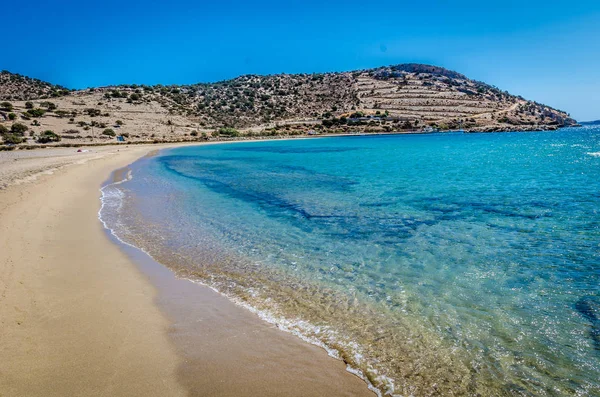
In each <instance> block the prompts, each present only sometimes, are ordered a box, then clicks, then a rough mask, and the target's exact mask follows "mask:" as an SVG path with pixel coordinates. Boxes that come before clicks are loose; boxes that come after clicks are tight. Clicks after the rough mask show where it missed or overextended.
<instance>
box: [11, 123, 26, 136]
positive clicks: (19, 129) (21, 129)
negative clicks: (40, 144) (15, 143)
mask: <svg viewBox="0 0 600 397" xmlns="http://www.w3.org/2000/svg"><path fill="white" fill-rule="evenodd" d="M27 130H28V128H27V126H26V125H25V124H21V123H14V124H13V125H12V126H11V127H10V132H12V133H13V134H16V135H23V134H25V131H27Z"/></svg>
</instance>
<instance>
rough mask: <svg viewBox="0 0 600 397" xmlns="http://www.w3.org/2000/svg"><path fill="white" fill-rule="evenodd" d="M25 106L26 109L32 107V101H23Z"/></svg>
mask: <svg viewBox="0 0 600 397" xmlns="http://www.w3.org/2000/svg"><path fill="white" fill-rule="evenodd" d="M25 108H26V109H33V102H29V101H27V102H25Z"/></svg>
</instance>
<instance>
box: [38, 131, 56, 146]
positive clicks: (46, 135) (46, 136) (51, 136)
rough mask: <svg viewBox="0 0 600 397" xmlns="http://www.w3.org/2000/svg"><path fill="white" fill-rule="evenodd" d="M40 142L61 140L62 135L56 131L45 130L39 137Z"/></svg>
mask: <svg viewBox="0 0 600 397" xmlns="http://www.w3.org/2000/svg"><path fill="white" fill-rule="evenodd" d="M37 142H38V143H50V142H60V136H58V135H56V134H55V133H54V131H50V130H47V131H44V132H42V134H41V135H40V136H39V137H38V139H37Z"/></svg>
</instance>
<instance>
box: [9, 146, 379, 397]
mask: <svg viewBox="0 0 600 397" xmlns="http://www.w3.org/2000/svg"><path fill="white" fill-rule="evenodd" d="M156 148H157V147H156V146H155V145H153V146H147V147H144V146H136V147H129V148H123V147H120V148H119V149H118V151H117V148H114V147H111V148H102V149H98V150H96V151H94V152H93V153H89V154H88V153H86V154H83V155H80V154H73V153H74V151H75V150H73V153H70V152H68V151H66V152H65V153H64V156H63V152H62V151H61V152H58V151H57V152H56V153H57V155H58V154H60V156H61V158H60V161H56V162H55V161H54V160H48V158H50V159H53V152H52V149H47V150H45V151H44V154H43V159H44V160H36V158H35V157H41V156H39V155H38V156H36V155H33V157H34V158H29V159H28V160H27V162H28V163H27V164H28V166H27V167H22V165H19V166H18V167H17V168H13V169H12V171H14V173H17V172H22V173H23V176H24V177H25V180H24V181H25V182H27V183H21V184H19V185H14V184H12V185H11V186H9V187H8V188H6V189H4V190H0V234H1V235H2V238H1V239H0V356H1V357H2V360H0V396H4V395H6V396H13V395H19V396H37V395H44V396H52V395H57V396H58V395H60V396H64V395H86V396H89V395H111V396H114V395H127V396H133V395H140V396H142V395H143V396H151V395H156V396H158V395H160V396H176V395H193V396H234V395H235V396H256V395H262V396H270V395H272V396H275V395H278V396H323V395H341V396H350V395H352V396H373V395H374V394H373V393H372V392H370V391H369V390H368V389H367V386H366V384H365V383H364V382H363V381H362V380H360V379H359V378H357V377H356V376H354V375H352V374H350V373H348V372H346V371H345V365H344V364H343V363H342V362H341V361H338V360H335V359H333V358H331V357H329V356H327V354H326V352H325V351H324V350H322V349H320V348H318V347H316V346H312V345H309V344H307V343H305V342H303V341H301V340H300V339H299V338H296V337H295V336H293V335H291V334H287V333H285V332H282V331H280V330H278V329H277V328H276V327H274V326H272V325H270V324H268V323H266V322H264V321H262V320H260V319H259V318H258V317H257V316H255V315H254V314H252V313H250V312H249V311H247V310H245V309H243V308H241V307H238V306H236V305H234V304H233V303H231V302H230V301H228V300H227V299H226V298H224V297H222V296H221V295H219V294H217V293H216V292H214V291H212V290H210V289H209V288H206V287H202V286H199V285H196V284H192V283H191V282H189V281H186V280H179V279H177V278H175V277H174V276H173V274H172V273H171V272H170V271H169V270H168V269H166V268H164V267H163V266H161V265H159V264H157V263H155V262H153V261H152V260H151V259H150V258H148V257H147V256H145V255H144V254H142V253H141V252H139V251H137V250H135V249H133V248H130V247H124V246H120V245H119V244H116V242H115V241H114V239H113V238H112V237H111V236H110V235H109V234H108V233H107V232H106V231H105V230H104V229H103V227H102V224H101V223H100V222H99V220H98V218H97V212H98V209H99V207H100V201H99V196H100V192H99V188H100V186H101V184H102V183H103V182H104V181H105V180H107V179H108V177H109V176H110V174H111V172H112V171H113V170H115V169H117V168H120V167H123V166H125V165H127V164H129V163H131V162H132V161H135V159H137V158H139V157H141V156H143V155H145V154H146V153H148V152H149V151H151V150H154V149H156ZM30 153H35V152H30ZM30 153H28V154H26V155H27V156H29V157H32V155H31V154H30ZM11 156H13V157H14V158H13V157H11V158H9V159H6V158H4V159H2V158H0V166H2V169H3V173H4V174H5V175H10V178H11V179H10V181H9V182H13V181H15V180H23V178H21V177H15V175H14V173H12V171H11V168H10V167H11V166H12V167H15V166H14V165H12V164H17V163H18V164H21V162H22V161H26V160H24V159H22V158H20V157H19V156H20V155H19V154H11ZM24 156H25V154H24ZM55 163H56V164H59V165H60V167H55V165H56V164H55ZM48 164H52V166H50V165H48ZM48 167H51V168H48ZM23 170H26V172H25V171H23ZM49 170H50V171H51V172H53V173H52V174H49V172H48V171H49ZM40 171H42V173H40Z"/></svg>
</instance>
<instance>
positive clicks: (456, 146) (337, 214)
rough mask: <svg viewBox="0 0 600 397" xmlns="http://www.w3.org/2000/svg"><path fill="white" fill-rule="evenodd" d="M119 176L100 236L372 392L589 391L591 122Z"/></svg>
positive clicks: (597, 159)
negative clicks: (331, 353) (274, 329)
mask: <svg viewBox="0 0 600 397" xmlns="http://www.w3.org/2000/svg"><path fill="white" fill-rule="evenodd" d="M131 170H132V176H133V178H132V179H131V180H129V181H127V182H125V183H122V184H119V185H113V186H111V187H109V188H108V190H106V191H105V200H106V202H107V203H108V204H109V205H106V206H105V209H104V210H103V214H102V215H103V218H104V219H105V220H106V221H107V223H108V225H109V226H110V227H111V228H113V229H114V230H115V233H116V234H118V235H119V236H120V237H121V238H123V239H124V240H125V241H128V242H130V243H132V244H135V245H137V246H139V247H141V248H143V249H145V250H146V251H147V252H149V253H150V254H151V255H153V256H155V257H156V258H157V259H158V260H159V261H161V262H162V263H164V264H165V265H167V266H170V267H171V268H173V269H175V270H176V271H178V272H179V273H180V274H181V275H182V276H184V277H191V278H196V279H198V280H201V281H203V282H205V283H207V284H210V285H212V286H214V287H215V288H217V289H219V290H220V291H222V292H224V293H225V294H227V295H229V296H231V297H232V298H233V299H236V300H238V301H239V302H242V303H244V304H248V305H250V306H252V307H254V308H257V309H259V310H261V311H262V312H263V313H265V315H268V316H271V317H270V318H271V319H272V321H278V322H280V323H282V324H285V326H286V327H288V328H291V329H293V330H295V331H296V332H299V333H302V334H303V335H305V336H307V337H309V338H312V339H314V340H320V341H322V342H324V343H326V344H327V346H329V347H330V348H332V349H335V350H336V351H338V352H340V353H339V354H340V355H341V357H343V358H344V359H345V360H346V361H347V362H348V363H349V364H350V365H351V366H352V367H354V368H357V369H359V370H361V371H363V373H364V374H365V377H367V378H368V379H369V380H370V381H371V382H372V383H373V384H375V385H376V386H378V387H379V388H380V389H381V390H382V391H384V392H386V391H387V392H390V393H396V394H404V395H407V394H411V393H412V394H414V395H435V394H439V395H450V394H451V393H454V394H455V395H477V394H478V393H479V394H481V395H551V396H563V395H581V396H593V395H596V396H597V395H600V381H599V379H600V288H599V279H600V213H599V211H600V210H599V208H600V129H598V128H572V129H563V130H560V131H557V132H540V133H502V134H439V135H411V136H406V135H403V136H398V135H396V136H372V137H368V136H366V137H365V136H363V137H339V138H322V139H309V140H290V141H271V142H245V143H232V144H220V145H209V146H198V147H186V148H178V149H171V150H165V151H162V152H160V153H159V154H158V155H157V156H154V157H149V158H145V159H142V160H140V161H138V162H137V163H135V164H134V165H133V166H132V167H131ZM111 200H112V201H111ZM111 203H112V204H111Z"/></svg>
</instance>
